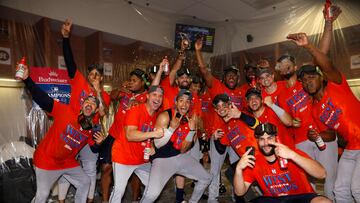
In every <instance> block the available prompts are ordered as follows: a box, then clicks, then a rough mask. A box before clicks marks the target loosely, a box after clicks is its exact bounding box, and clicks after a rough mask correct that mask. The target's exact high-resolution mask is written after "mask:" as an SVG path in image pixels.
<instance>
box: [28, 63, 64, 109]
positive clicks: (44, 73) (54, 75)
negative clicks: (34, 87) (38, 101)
mask: <svg viewBox="0 0 360 203" xmlns="http://www.w3.org/2000/svg"><path fill="white" fill-rule="evenodd" d="M30 70H31V71H30V76H31V78H32V79H33V81H34V82H35V83H36V84H38V85H39V86H40V88H41V89H42V90H44V91H45V92H46V93H48V95H49V96H50V97H51V98H53V99H56V100H58V101H60V102H62V103H66V104H68V103H69V101H70V91H71V88H70V84H69V76H68V74H67V71H66V70H61V69H58V68H47V67H46V68H43V67H30Z"/></svg>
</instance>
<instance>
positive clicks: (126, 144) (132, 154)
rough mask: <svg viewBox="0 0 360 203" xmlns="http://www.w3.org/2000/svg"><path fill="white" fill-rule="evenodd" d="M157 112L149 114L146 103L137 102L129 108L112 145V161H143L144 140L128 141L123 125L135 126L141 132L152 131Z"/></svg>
mask: <svg viewBox="0 0 360 203" xmlns="http://www.w3.org/2000/svg"><path fill="white" fill-rule="evenodd" d="M156 116H157V114H156V113H154V115H149V113H148V111H147V109H146V104H139V105H136V106H134V107H132V108H130V109H129V110H128V111H127V113H126V116H125V119H124V122H122V123H123V125H122V127H120V129H121V131H120V135H119V136H118V137H116V139H115V141H114V144H113V147H112V161H113V162H116V163H120V164H125V165H139V164H143V163H145V162H144V149H145V145H146V140H145V141H142V142H130V141H128V139H127V138H126V134H125V127H126V126H136V127H137V130H139V131H141V132H150V131H153V129H154V125H155V122H156Z"/></svg>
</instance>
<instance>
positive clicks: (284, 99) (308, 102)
mask: <svg viewBox="0 0 360 203" xmlns="http://www.w3.org/2000/svg"><path fill="white" fill-rule="evenodd" d="M278 102H279V106H280V107H281V108H283V109H284V110H285V111H286V112H288V113H289V114H290V115H291V116H292V117H293V118H294V119H295V118H299V119H300V120H301V126H300V127H299V128H295V127H294V128H291V130H292V131H293V134H294V136H295V137H294V141H295V144H299V143H301V142H303V141H305V140H307V139H308V138H307V132H308V130H309V126H310V125H314V124H315V122H314V119H313V118H312V112H311V111H312V99H311V97H310V96H309V95H308V94H307V93H306V92H305V90H304V89H303V87H302V84H301V83H300V82H299V81H296V83H295V84H294V85H293V86H292V87H289V88H288V87H287V88H285V90H284V91H283V92H282V93H281V94H280V95H279V97H278Z"/></svg>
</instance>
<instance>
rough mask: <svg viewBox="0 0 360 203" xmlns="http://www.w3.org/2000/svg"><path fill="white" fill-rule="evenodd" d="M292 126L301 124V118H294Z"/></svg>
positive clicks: (296, 126)
mask: <svg viewBox="0 0 360 203" xmlns="http://www.w3.org/2000/svg"><path fill="white" fill-rule="evenodd" d="M292 126H293V127H295V128H299V127H300V126H301V119H300V118H294V119H293V121H292Z"/></svg>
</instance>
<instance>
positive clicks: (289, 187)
mask: <svg viewBox="0 0 360 203" xmlns="http://www.w3.org/2000/svg"><path fill="white" fill-rule="evenodd" d="M295 151H296V153H298V154H300V155H301V156H305V157H307V158H309V156H308V155H306V154H305V153H304V152H302V151H300V150H297V149H295ZM255 158H256V161H255V167H254V168H249V167H247V168H245V169H244V170H243V177H244V181H245V182H248V183H252V182H254V181H257V182H258V184H259V186H260V188H261V190H262V191H263V192H264V196H267V197H279V196H287V195H299V194H306V193H315V192H314V190H313V189H312V187H311V185H310V183H309V181H308V179H307V176H306V172H305V171H304V170H303V169H302V168H300V167H299V166H298V165H297V164H295V163H294V162H293V161H291V160H288V165H287V166H288V167H287V169H281V168H280V164H279V160H278V159H276V161H275V162H273V163H269V162H268V161H267V160H266V159H265V157H264V155H263V154H261V153H256V154H255Z"/></svg>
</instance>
